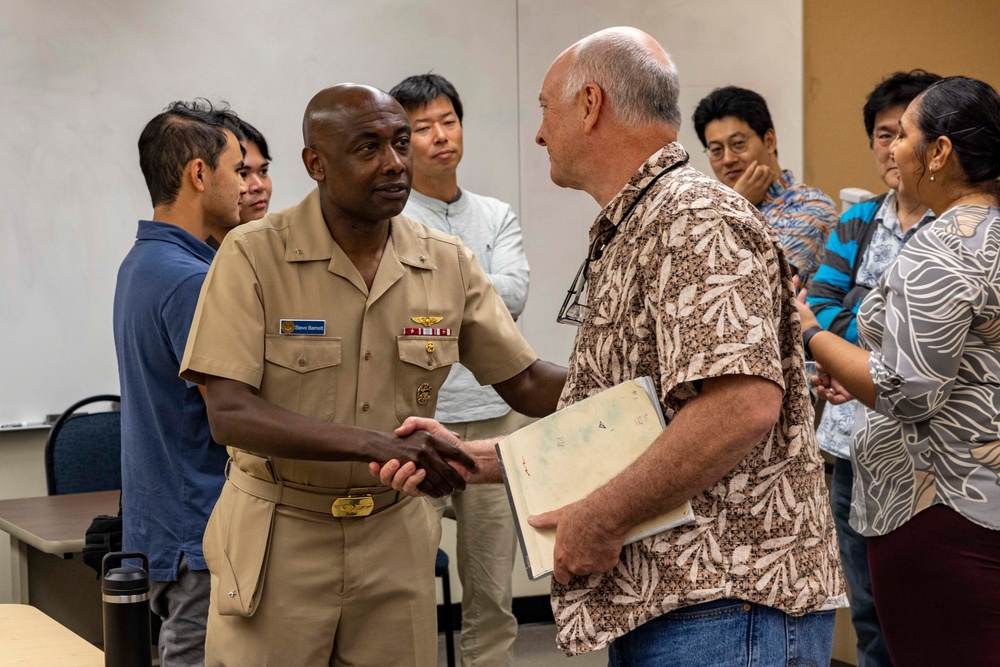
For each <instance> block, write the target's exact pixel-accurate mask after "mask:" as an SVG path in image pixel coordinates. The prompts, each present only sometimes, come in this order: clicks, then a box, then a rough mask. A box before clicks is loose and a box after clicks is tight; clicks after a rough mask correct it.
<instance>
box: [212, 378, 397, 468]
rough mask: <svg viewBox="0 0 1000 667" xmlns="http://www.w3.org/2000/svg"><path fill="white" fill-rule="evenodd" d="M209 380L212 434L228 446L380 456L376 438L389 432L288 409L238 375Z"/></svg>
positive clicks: (319, 455)
mask: <svg viewBox="0 0 1000 667" xmlns="http://www.w3.org/2000/svg"><path fill="white" fill-rule="evenodd" d="M206 384H207V392H206V404H207V405H208V417H209V424H210V425H211V428H212V436H213V438H215V441H216V442H218V443H219V444H222V445H232V446H234V447H238V448H240V449H245V450H247V451H251V452H254V453H257V454H262V455H265V456H281V457H284V458H292V459H309V460H314V461H364V462H367V461H370V460H373V459H376V458H378V445H377V443H376V442H375V440H377V439H379V438H380V437H381V438H387V437H388V434H382V433H379V432H376V431H371V430H368V429H363V428H359V427H356V426H347V425H344V424H334V423H328V422H324V421H321V420H318V419H311V418H309V417H306V416H304V415H300V414H298V413H295V412H292V411H290V410H285V409H284V408H281V407H278V406H276V405H274V404H272V403H269V402H268V401H266V400H264V399H263V398H261V397H259V396H257V395H256V393H255V392H253V389H252V388H251V387H249V386H248V385H243V384H242V383H239V382H235V381H234V380H226V379H223V378H214V377H209V378H208V379H207V382H206Z"/></svg>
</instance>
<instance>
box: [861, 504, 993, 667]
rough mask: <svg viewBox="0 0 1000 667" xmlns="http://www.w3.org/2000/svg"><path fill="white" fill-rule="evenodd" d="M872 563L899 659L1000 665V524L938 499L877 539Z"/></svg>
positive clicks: (906, 663)
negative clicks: (992, 525)
mask: <svg viewBox="0 0 1000 667" xmlns="http://www.w3.org/2000/svg"><path fill="white" fill-rule="evenodd" d="M997 512H998V513H1000V508H998V509H997ZM868 567H869V569H870V571H871V580H872V593H873V594H874V596H875V607H876V609H877V610H878V618H879V621H880V623H881V625H882V633H883V634H884V635H885V641H886V644H887V645H888V647H889V655H890V656H891V657H892V662H893V664H894V665H898V666H899V667H922V666H923V665H926V666H927V667H945V666H948V665H955V666H958V665H963V666H965V665H968V666H970V667H971V666H973V665H975V666H976V667H1000V531H998V530H990V529H989V528H984V527H982V526H980V525H978V524H975V523H972V522H971V521H969V520H968V519H966V518H965V517H963V516H962V515H961V514H959V513H958V512H956V511H954V510H952V509H951V508H949V507H945V506H944V505H934V506H932V507H929V508H927V509H925V510H924V511H922V512H920V513H918V514H917V515H916V516H915V517H913V518H912V519H910V520H909V521H907V522H906V523H905V524H903V526H901V527H900V528H897V529H896V530H894V531H892V532H891V533H889V534H888V535H882V536H879V537H872V538H869V540H868Z"/></svg>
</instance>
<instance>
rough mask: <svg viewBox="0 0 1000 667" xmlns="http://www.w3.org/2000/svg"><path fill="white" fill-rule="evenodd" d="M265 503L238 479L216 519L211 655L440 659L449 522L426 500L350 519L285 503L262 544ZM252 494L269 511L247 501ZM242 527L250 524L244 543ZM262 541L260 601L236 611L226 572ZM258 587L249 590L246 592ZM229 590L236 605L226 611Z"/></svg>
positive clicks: (309, 665)
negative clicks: (438, 581)
mask: <svg viewBox="0 0 1000 667" xmlns="http://www.w3.org/2000/svg"><path fill="white" fill-rule="evenodd" d="M261 502H264V501H261V500H260V499H258V498H253V497H252V496H250V495H249V494H247V493H244V492H243V491H240V490H239V489H237V488H235V487H234V485H233V483H232V482H228V481H227V482H226V485H225V487H224V488H223V490H222V495H221V497H220V499H219V502H218V504H217V505H216V507H215V511H214V512H213V514H212V517H211V519H210V521H209V524H208V528H207V529H206V532H205V556H206V559H207V560H208V564H209V570H210V571H211V573H212V600H211V604H210V607H209V614H208V632H207V640H206V646H205V654H206V660H205V664H206V665H208V666H209V667H211V666H218V665H228V666H232V667H237V666H238V667H253V666H256V665H281V666H282V667H288V666H291V665H294V666H295V667H320V666H323V667H326V666H331V667H335V666H344V667H346V666H348V665H350V666H352V667H365V666H372V667H376V666H381V665H394V666H396V665H399V666H407V665H412V666H413V667H435V666H436V664H437V613H436V610H437V604H436V594H435V582H434V558H435V555H436V554H437V545H438V542H439V541H440V538H441V525H440V521H439V520H438V517H437V516H436V514H435V512H434V510H433V508H432V507H431V506H430V504H429V503H428V502H427V501H426V500H424V499H422V498H405V499H403V500H400V501H399V502H398V503H396V504H395V505H392V506H391V507H388V508H386V509H384V510H383V511H381V512H379V513H377V514H373V515H371V516H368V517H362V518H350V519H339V518H335V517H333V516H332V515H330V514H322V513H319V512H311V511H307V510H301V509H296V508H293V507H288V506H285V505H278V506H277V507H275V508H274V511H273V524H272V528H271V534H270V546H269V548H266V547H265V548H264V549H255V548H254V546H255V545H254V544H253V542H254V540H258V544H265V542H263V541H259V540H260V531H261V530H266V529H267V521H266V520H263V521H262V520H260V519H261V516H262V515H261V514H260V511H259V508H260V507H261V505H260V503H261ZM247 504H256V505H257V507H258V510H253V509H248V510H246V511H243V510H241V505H247ZM271 506H272V507H273V504H271ZM248 524H250V525H248ZM253 524H263V525H256V526H255V525H253ZM238 530H244V531H245V532H246V533H247V534H246V535H245V536H242V537H243V539H244V540H245V541H246V542H247V543H248V547H247V548H246V549H243V550H242V551H241V549H240V539H241V536H240V535H238V534H234V531H238ZM265 539H266V538H265ZM258 551H263V552H265V553H263V554H262V555H259V556H257V557H258V558H259V559H263V561H264V563H263V565H262V567H263V570H262V572H261V580H260V581H259V583H257V590H259V600H258V603H257V605H256V607H255V608H254V610H253V613H252V615H251V616H249V617H247V616H245V615H243V614H240V613H239V609H236V612H237V613H235V614H233V605H232V604H230V601H231V600H232V599H233V598H234V596H233V595H230V592H229V591H227V590H221V589H220V583H221V582H220V576H219V574H220V572H223V571H224V570H223V568H226V567H230V565H229V561H230V560H231V559H235V558H240V557H242V556H241V555H240V554H242V553H245V552H250V553H255V552H258ZM233 569H236V568H235V567H234V568H233ZM243 569H244V571H245V570H246V567H245V564H244V566H243ZM229 586H233V584H231V583H229V584H228V585H222V588H228V587H229ZM234 587H239V586H234ZM233 592H234V593H236V591H233ZM251 593H252V591H239V593H238V594H237V595H236V596H235V599H237V600H240V599H242V600H244V601H245V600H246V599H248V598H249V596H250V595H251ZM220 599H221V600H222V605H221V606H222V609H223V611H225V612H226V613H227V614H232V615H223V614H222V613H220ZM244 604H245V602H244Z"/></svg>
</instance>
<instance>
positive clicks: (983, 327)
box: [851, 206, 1000, 536]
mask: <svg viewBox="0 0 1000 667" xmlns="http://www.w3.org/2000/svg"><path fill="white" fill-rule="evenodd" d="M858 337H859V340H860V342H861V344H862V346H863V347H865V349H867V350H870V351H871V355H870V357H869V362H868V368H869V371H870V373H871V376H872V379H873V381H874V382H875V389H876V392H877V398H876V402H875V410H874V411H872V410H866V411H865V420H864V423H863V424H862V425H861V427H860V428H859V429H858V430H857V431H856V432H855V434H854V439H853V442H852V443H851V447H852V458H853V460H854V462H855V474H854V489H853V494H852V495H853V506H852V508H851V525H852V526H854V528H855V529H856V530H858V531H859V532H860V533H862V534H863V535H869V536H871V535H884V534H886V533H889V532H891V531H893V530H895V529H896V528H898V527H900V526H901V525H903V524H904V523H906V522H907V521H908V520H909V519H910V518H912V517H913V516H914V515H915V514H917V513H918V512H920V511H921V510H923V509H926V508H927V507H930V506H931V505H935V504H939V503H940V504H944V505H946V506H948V507H951V508H952V509H954V510H955V511H957V512H959V513H960V514H962V515H963V516H964V517H966V518H967V519H969V520H971V521H973V522H974V523H977V524H979V525H982V526H985V527H987V528H992V529H994V530H1000V209H998V208H986V207H983V206H957V207H955V208H952V209H949V210H948V211H946V212H944V213H943V214H942V215H941V217H939V218H938V219H937V220H936V221H934V222H933V223H931V224H929V225H927V226H926V227H924V228H923V229H921V230H920V232H918V233H917V235H916V236H915V237H914V238H913V239H911V240H910V242H909V243H907V244H906V246H905V247H904V248H903V251H902V252H901V253H900V255H899V259H898V260H897V261H896V263H895V264H893V265H892V267H891V268H890V269H889V270H888V271H886V273H884V274H883V275H882V278H881V279H880V280H879V282H878V284H877V286H876V287H875V289H873V290H872V292H871V293H870V294H869V295H868V296H867V297H866V298H865V300H864V301H863V302H862V304H861V308H860V310H859V312H858Z"/></svg>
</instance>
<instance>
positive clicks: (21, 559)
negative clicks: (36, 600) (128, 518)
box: [0, 491, 119, 604]
mask: <svg viewBox="0 0 1000 667" xmlns="http://www.w3.org/2000/svg"><path fill="white" fill-rule="evenodd" d="M118 499H119V492H118V491H95V492H93V493H68V494H65V495H61V496H41V497H38V498H18V499H14V500H0V530H2V531H4V532H6V533H9V534H10V566H11V595H12V597H13V602H21V603H24V604H27V603H28V547H33V548H35V549H38V550H39V551H41V552H43V553H47V554H57V555H61V554H74V553H80V552H81V551H82V550H83V544H84V535H85V534H86V532H87V528H88V527H89V526H90V522H91V521H93V520H94V517H95V516H97V515H99V514H117V513H118Z"/></svg>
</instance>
